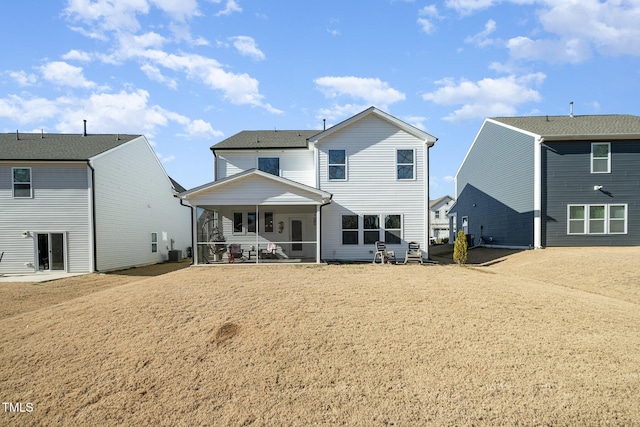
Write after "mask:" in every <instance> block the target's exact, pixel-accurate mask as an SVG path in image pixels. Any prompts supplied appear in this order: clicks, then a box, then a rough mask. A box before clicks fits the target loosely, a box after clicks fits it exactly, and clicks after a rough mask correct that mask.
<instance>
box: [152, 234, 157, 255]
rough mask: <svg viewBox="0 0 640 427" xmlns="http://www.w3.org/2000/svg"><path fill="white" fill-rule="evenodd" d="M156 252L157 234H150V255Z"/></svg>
mask: <svg viewBox="0 0 640 427" xmlns="http://www.w3.org/2000/svg"><path fill="white" fill-rule="evenodd" d="M157 252H158V233H151V253H157Z"/></svg>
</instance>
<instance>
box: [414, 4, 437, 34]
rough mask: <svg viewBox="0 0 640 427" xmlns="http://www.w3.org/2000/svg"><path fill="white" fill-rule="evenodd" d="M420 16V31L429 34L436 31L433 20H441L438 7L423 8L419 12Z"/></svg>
mask: <svg viewBox="0 0 640 427" xmlns="http://www.w3.org/2000/svg"><path fill="white" fill-rule="evenodd" d="M418 16H419V17H418V21H417V22H418V25H420V29H421V30H422V31H423V32H425V33H427V34H431V33H432V32H433V31H434V30H435V25H434V24H433V20H435V19H440V15H439V14H438V9H437V8H436V6H435V5H430V6H425V7H423V8H422V9H420V11H419V12H418Z"/></svg>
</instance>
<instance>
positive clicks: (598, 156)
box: [591, 142, 611, 173]
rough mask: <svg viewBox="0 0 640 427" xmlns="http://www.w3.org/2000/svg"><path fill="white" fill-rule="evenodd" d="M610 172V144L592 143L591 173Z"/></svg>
mask: <svg viewBox="0 0 640 427" xmlns="http://www.w3.org/2000/svg"><path fill="white" fill-rule="evenodd" d="M610 172H611V143H609V142H598V143H596V142H594V143H592V144H591V173H610Z"/></svg>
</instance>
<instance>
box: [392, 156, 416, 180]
mask: <svg viewBox="0 0 640 427" xmlns="http://www.w3.org/2000/svg"><path fill="white" fill-rule="evenodd" d="M396 170H397V175H396V176H397V178H398V179H416V175H415V171H416V165H415V152H414V150H396Z"/></svg>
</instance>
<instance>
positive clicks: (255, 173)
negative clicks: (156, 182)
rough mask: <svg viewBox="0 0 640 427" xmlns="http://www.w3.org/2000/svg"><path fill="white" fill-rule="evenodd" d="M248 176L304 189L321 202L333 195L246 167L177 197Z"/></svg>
mask: <svg viewBox="0 0 640 427" xmlns="http://www.w3.org/2000/svg"><path fill="white" fill-rule="evenodd" d="M249 177H259V178H260V179H263V180H266V181H272V182H274V183H280V184H284V185H286V186H288V187H291V188H292V189H297V190H299V191H304V192H308V193H311V194H313V195H314V196H316V197H317V198H318V200H320V201H322V203H329V202H330V201H331V198H332V197H333V195H332V194H331V193H329V192H326V191H324V190H319V189H317V188H314V187H310V186H308V185H305V184H302V183H299V182H297V181H292V180H290V179H287V178H283V177H281V176H276V175H273V174H270V173H268V172H264V171H261V170H259V169H255V168H253V169H247V170H245V171H242V172H239V173H237V174H235V175H231V176H228V177H226V178H223V179H219V180H217V181H213V182H209V183H206V184H203V185H200V186H198V187H195V188H192V189H191V190H187V191H185V192H183V193H180V194H179V197H180V198H181V199H186V200H189V198H190V197H192V196H194V195H196V194H198V193H200V192H203V191H209V190H215V189H218V188H222V187H225V186H227V185H228V184H230V183H233V182H237V181H242V180H243V179H246V178H249ZM248 203H249V204H251V203H250V202H248Z"/></svg>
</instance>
